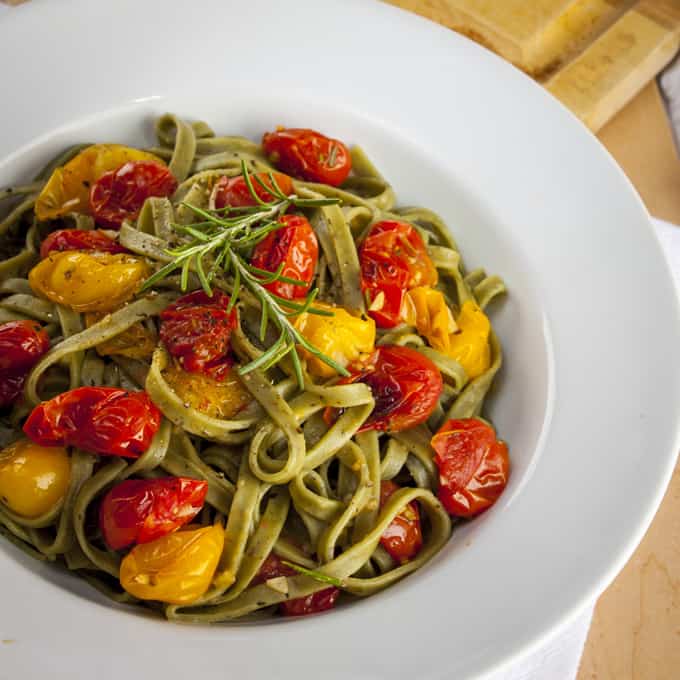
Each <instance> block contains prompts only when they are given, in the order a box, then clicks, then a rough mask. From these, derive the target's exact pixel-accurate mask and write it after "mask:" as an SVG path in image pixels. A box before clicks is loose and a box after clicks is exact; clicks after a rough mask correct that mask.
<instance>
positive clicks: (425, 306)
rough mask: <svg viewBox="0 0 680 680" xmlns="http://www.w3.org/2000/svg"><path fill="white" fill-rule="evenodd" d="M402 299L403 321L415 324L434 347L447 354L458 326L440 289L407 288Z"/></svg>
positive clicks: (411, 324) (410, 324)
mask: <svg viewBox="0 0 680 680" xmlns="http://www.w3.org/2000/svg"><path fill="white" fill-rule="evenodd" d="M404 300H405V302H404V310H403V314H402V317H403V320H404V322H405V323H407V324H408V325H409V326H415V328H416V330H417V331H418V333H419V334H420V335H423V336H425V337H426V338H427V340H428V342H429V343H430V346H432V347H433V348H434V349H436V350H439V351H440V352H443V353H444V354H447V353H448V351H449V349H450V347H451V337H452V334H453V333H455V332H456V331H457V330H458V326H457V325H456V322H455V321H454V318H453V314H452V313H451V310H450V309H449V306H448V305H447V304H446V299H445V298H444V295H443V294H442V293H441V291H438V290H436V289H434V288H430V287H429V286H419V287H418V288H412V289H411V290H409V291H408V292H407V293H406V296H405V298H404Z"/></svg>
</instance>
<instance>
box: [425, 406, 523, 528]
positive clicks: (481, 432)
mask: <svg viewBox="0 0 680 680" xmlns="http://www.w3.org/2000/svg"><path fill="white" fill-rule="evenodd" d="M432 448H433V449H434V451H435V457H434V462H435V463H436V465H437V467H438V468H439V492H438V496H439V500H440V501H441V502H442V504H443V505H444V507H445V508H446V510H447V512H448V513H449V514H451V515H455V516H457V517H474V516H475V515H478V514H479V513H480V512H483V511H484V510H486V509H487V508H488V507H490V506H491V505H493V504H494V503H495V502H496V501H497V500H498V497H499V496H500V495H501V493H503V489H505V485H506V484H507V482H508V475H509V474H510V461H509V458H508V447H507V445H506V443H505V442H502V441H498V440H497V439H496V435H495V433H494V431H493V429H492V428H491V427H489V426H488V425H487V424H486V423H483V422H482V421H481V420H478V419H477V418H462V419H460V420H449V421H447V422H446V423H444V425H442V427H441V428H440V429H439V431H438V432H437V434H435V436H434V437H432Z"/></svg>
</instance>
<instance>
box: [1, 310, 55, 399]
mask: <svg viewBox="0 0 680 680" xmlns="http://www.w3.org/2000/svg"><path fill="white" fill-rule="evenodd" d="M49 348H50V339H49V337H48V335H47V333H45V331H44V330H43V329H42V327H41V326H40V324H39V323H37V322H36V321H28V320H26V321H23V320H22V321H8V322H7V323H3V324H2V325H0V408H2V407H3V406H8V405H9V404H11V403H12V402H13V401H14V400H15V399H16V398H17V397H18V396H19V394H21V390H23V388H24V382H25V381H26V376H27V375H28V373H29V371H30V370H31V369H32V368H33V366H35V365H36V364H37V363H38V361H39V360H40V357H42V355H43V354H45V352H47V350H48V349H49Z"/></svg>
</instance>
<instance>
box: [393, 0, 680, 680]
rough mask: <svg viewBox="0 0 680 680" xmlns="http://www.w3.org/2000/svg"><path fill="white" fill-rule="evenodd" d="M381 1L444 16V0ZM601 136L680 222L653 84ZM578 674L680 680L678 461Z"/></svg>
mask: <svg viewBox="0 0 680 680" xmlns="http://www.w3.org/2000/svg"><path fill="white" fill-rule="evenodd" d="M386 1H387V2H390V3H391V4H393V5H397V6H399V7H402V8H403V9H407V10H410V11H413V12H416V13H418V14H420V15H421V16H425V17H427V18H428V19H432V20H433V21H438V22H439V23H442V24H444V25H446V24H447V23H448V15H447V5H446V0H386ZM527 1H529V0H527ZM598 137H599V139H600V141H602V143H603V144H604V145H605V146H606V147H607V149H608V150H609V151H610V153H611V154H612V155H613V156H614V158H615V159H616V160H617V161H618V163H619V164H620V165H621V167H622V168H623V170H624V171H625V172H626V174H627V175H628V177H629V178H630V180H631V182H632V183H633V185H634V186H635V188H636V189H637V191H638V193H639V194H640V196H641V197H642V199H643V200H644V202H645V204H646V205H647V208H648V209H649V211H650V213H651V214H652V215H654V216H655V217H659V218H662V219H665V220H668V221H670V222H673V223H674V224H678V225H680V160H679V159H678V155H677V152H676V149H675V145H674V142H673V138H672V134H671V129H670V125H669V123H668V118H667V116H666V113H665V110H664V108H663V104H662V101H661V97H660V95H659V91H658V88H657V86H656V83H651V84H650V85H649V86H647V88H646V89H645V90H643V91H642V92H641V93H640V94H639V95H638V96H637V97H636V98H635V99H634V100H633V101H631V102H630V103H629V104H628V106H627V107H626V108H625V109H623V110H622V111H621V112H620V113H619V114H618V115H617V116H616V117H615V118H614V119H612V120H611V121H610V122H609V123H608V124H607V125H606V127H604V128H603V129H602V130H601V131H600V133H599V134H598ZM678 417H680V414H678ZM545 680H552V679H551V678H545ZM578 680H680V464H679V465H678V466H677V467H676V470H675V474H674V476H673V479H672V481H671V484H670V486H669V488H668V491H667V492H666V496H665V499H664V501H663V503H662V505H661V507H660V509H659V511H658V513H657V515H656V517H655V519H654V522H653V523H652V525H651V527H650V529H649V531H648V532H647V535H646V536H645V538H644V539H643V541H642V543H641V544H640V546H639V547H638V549H637V551H636V552H635V554H634V556H633V557H632V558H631V560H630V561H629V562H628V564H627V565H626V567H625V568H624V569H623V571H622V572H621V573H620V574H619V576H618V577H617V578H616V580H615V581H614V582H613V583H612V584H611V585H610V586H609V588H608V589H607V590H606V591H605V592H604V593H603V595H602V596H601V597H600V599H599V600H598V603H597V607H596V609H595V615H594V618H593V623H592V626H591V629H590V633H589V636H588V640H587V642H586V647H585V650H584V654H583V658H582V660H581V668H580V671H579V675H578Z"/></svg>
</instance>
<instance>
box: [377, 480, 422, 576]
mask: <svg viewBox="0 0 680 680" xmlns="http://www.w3.org/2000/svg"><path fill="white" fill-rule="evenodd" d="M399 488H400V487H399V486H398V485H397V484H395V483H394V482H392V481H388V480H384V481H382V482H380V507H382V506H383V505H385V503H387V500H388V499H389V497H390V496H391V495H392V494H393V493H394V492H395V491H397V490H399ZM380 543H381V544H382V546H383V548H385V550H387V552H388V553H389V554H390V555H391V557H392V559H393V560H395V562H399V564H403V563H404V562H408V561H409V560H410V559H413V558H414V557H415V556H416V555H417V554H418V552H420V549H421V548H422V547H423V533H422V531H421V529H420V512H419V511H418V505H417V503H416V502H415V501H412V502H411V503H409V504H408V505H407V506H406V507H405V508H404V509H403V510H402V511H401V512H400V513H399V514H398V515H397V516H396V517H395V518H394V519H393V520H392V522H391V523H390V525H389V526H388V527H387V529H385V531H384V532H383V535H382V536H381V537H380Z"/></svg>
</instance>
